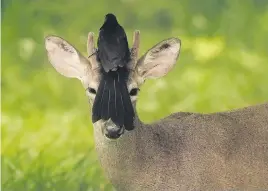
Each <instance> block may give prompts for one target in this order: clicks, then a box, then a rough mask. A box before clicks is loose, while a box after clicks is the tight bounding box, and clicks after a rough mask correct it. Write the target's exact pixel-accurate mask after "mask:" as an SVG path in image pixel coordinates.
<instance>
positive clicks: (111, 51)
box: [98, 27, 130, 72]
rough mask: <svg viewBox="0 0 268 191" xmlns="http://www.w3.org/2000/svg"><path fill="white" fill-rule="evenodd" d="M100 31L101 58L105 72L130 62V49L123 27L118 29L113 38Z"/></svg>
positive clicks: (99, 47) (99, 46)
mask: <svg viewBox="0 0 268 191" xmlns="http://www.w3.org/2000/svg"><path fill="white" fill-rule="evenodd" d="M105 33H106V31H104V30H103V29H101V30H100V37H99V39H98V49H99V58H100V59H101V64H102V66H103V68H104V70H105V71H106V72H107V71H109V70H111V69H113V68H116V67H118V66H121V67H122V66H124V65H125V64H126V63H127V62H128V57H129V54H130V53H129V47H128V41H127V37H126V34H125V32H124V29H123V28H122V27H118V28H117V30H116V32H115V33H114V34H112V35H111V36H109V35H107V34H105Z"/></svg>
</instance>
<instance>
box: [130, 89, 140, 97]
mask: <svg viewBox="0 0 268 191" xmlns="http://www.w3.org/2000/svg"><path fill="white" fill-rule="evenodd" d="M139 90H140V89H139V88H133V89H132V90H130V92H129V95H130V96H136V95H137V94H138V92H139Z"/></svg>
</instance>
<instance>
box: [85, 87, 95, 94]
mask: <svg viewBox="0 0 268 191" xmlns="http://www.w3.org/2000/svg"><path fill="white" fill-rule="evenodd" d="M87 90H88V92H89V93H92V94H96V93H97V92H96V90H95V89H94V88H87Z"/></svg>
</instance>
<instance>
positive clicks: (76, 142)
mask: <svg viewBox="0 0 268 191" xmlns="http://www.w3.org/2000/svg"><path fill="white" fill-rule="evenodd" d="M1 12H2V50H1V51H2V75H1V76H2V81H1V86H2V113H1V114H2V120H1V123H2V127H1V130H2V148H1V158H2V188H3V190H4V191H37V190H38V191H44V190H49V191H56V190H57V191H63V190H64V191H74V190H79V191H89V190H112V186H111V185H110V184H109V183H108V181H107V179H106V178H105V176H104V174H103V171H102V169H101V168H100V165H99V163H98V160H97V156H96V152H95V150H94V141H93V134H92V131H93V128H92V125H91V119H90V109H91V108H90V106H89V105H88V104H87V103H88V101H87V98H86V96H85V91H84V90H83V88H82V85H81V84H80V82H79V81H78V80H74V79H67V78H65V77H63V76H61V75H60V74H58V73H57V72H56V71H55V70H54V69H53V68H52V66H51V65H50V64H49V62H48V60H47V56H46V53H45V49H44V37H45V36H46V35H48V34H54V35H59V36H61V37H63V38H65V39H66V40H68V41H69V42H71V43H72V44H73V45H74V46H76V47H77V48H78V49H79V50H80V51H81V52H83V53H84V55H86V39H87V34H88V32H89V31H93V32H95V34H97V33H98V29H99V27H100V26H101V24H102V22H103V19H104V15H105V14H106V13H108V12H113V13H115V14H116V15H117V17H118V19H119V22H120V23H121V24H122V25H123V26H124V27H125V30H126V32H127V34H128V36H129V41H130V42H132V32H133V30H134V29H139V30H141V51H140V53H141V54H142V53H144V52H145V51H146V50H147V49H149V48H150V47H152V46H153V45H154V44H156V43H158V42H159V41H161V40H163V39H165V38H169V37H172V36H174V37H178V38H180V39H181V40H182V50H181V55H180V57H179V61H178V64H177V65H176V67H175V69H174V70H173V71H172V72H170V73H169V75H167V76H166V77H164V78H162V79H159V80H150V81H148V82H146V84H145V85H144V86H143V87H142V88H141V92H140V97H139V102H138V112H139V115H140V118H141V119H142V120H143V121H145V122H151V121H154V120H157V119H160V118H161V117H164V116H166V115H169V114H170V113H172V112H175V111H192V112H215V111H224V110H227V109H234V108H239V107H244V106H248V105H252V104H257V103H262V102H265V101H267V100H268V98H267V97H268V75H267V72H268V63H267V61H268V56H267V52H268V1H267V0H202V2H201V1H196V0H180V1H179V0H165V1H163V0H154V1H142V0H121V1H119V0H113V1H111V0H103V1H93V0H77V1H73V0H54V1H48V0H16V1H15V0H3V1H2V10H1ZM96 37H97V36H96ZM122 170H123V169H122Z"/></svg>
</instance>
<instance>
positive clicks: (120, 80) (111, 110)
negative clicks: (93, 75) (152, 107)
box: [92, 68, 135, 130]
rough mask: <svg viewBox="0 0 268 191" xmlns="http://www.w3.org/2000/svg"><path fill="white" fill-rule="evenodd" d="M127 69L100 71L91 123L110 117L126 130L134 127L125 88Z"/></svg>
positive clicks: (131, 110) (131, 107)
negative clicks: (100, 75)
mask: <svg viewBox="0 0 268 191" xmlns="http://www.w3.org/2000/svg"><path fill="white" fill-rule="evenodd" d="M128 73H129V72H128V71H127V69H126V68H119V69H118V70H117V71H110V72H108V73H106V72H104V71H103V72H102V77H101V82H100V86H99V89H98V91H97V94H96V98H95V101H94V104H93V109H92V116H93V117H92V120H93V123H94V122H96V121H97V120H100V119H103V120H108V119H111V120H112V121H113V122H114V123H115V124H116V125H117V126H119V127H123V126H124V127H125V128H126V129H127V130H132V129H133V128H134V126H133V121H134V116H135V113H134V109H133V106H132V103H131V99H130V96H129V92H128V89H127V78H128Z"/></svg>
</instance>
